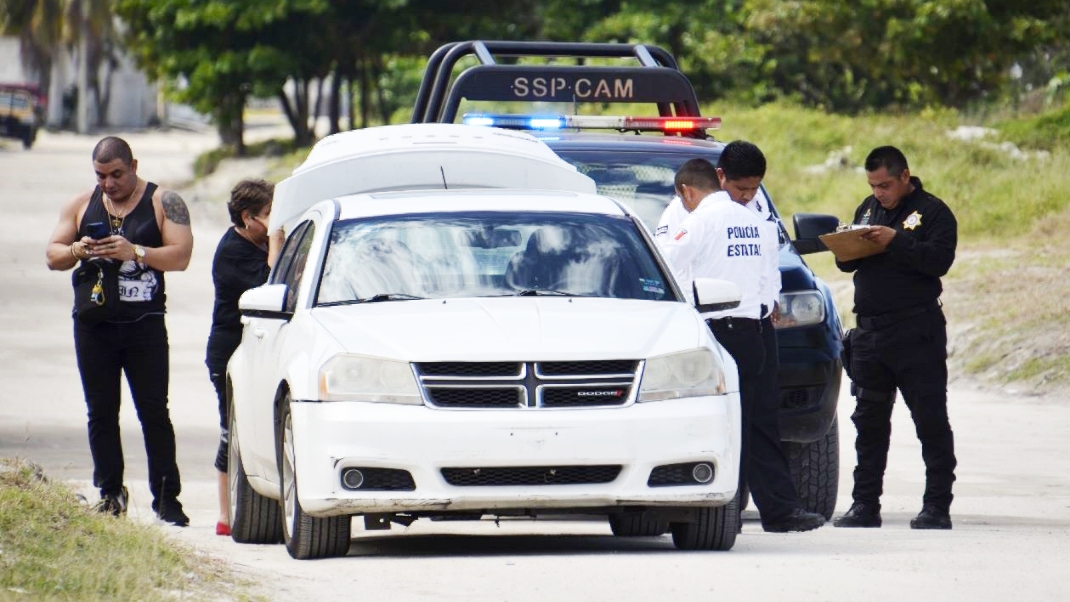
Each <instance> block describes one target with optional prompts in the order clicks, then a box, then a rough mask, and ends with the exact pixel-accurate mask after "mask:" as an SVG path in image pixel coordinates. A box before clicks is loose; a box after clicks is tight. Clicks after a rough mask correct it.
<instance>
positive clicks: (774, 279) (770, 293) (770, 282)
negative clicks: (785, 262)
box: [746, 188, 782, 318]
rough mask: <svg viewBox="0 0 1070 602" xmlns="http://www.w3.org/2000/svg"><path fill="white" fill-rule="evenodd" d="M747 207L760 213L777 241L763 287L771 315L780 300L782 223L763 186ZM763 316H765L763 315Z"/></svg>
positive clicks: (770, 233) (764, 298)
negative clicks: (774, 213)
mask: <svg viewBox="0 0 1070 602" xmlns="http://www.w3.org/2000/svg"><path fill="white" fill-rule="evenodd" d="M746 206H747V208H748V209H750V210H751V211H754V213H755V214H757V215H758V218H759V219H761V220H762V223H763V224H764V225H765V227H766V228H768V229H769V235H770V236H771V237H772V238H773V241H775V242H776V246H777V252H776V253H770V254H769V257H768V258H767V259H768V265H767V267H766V270H768V278H767V279H766V286H765V287H764V288H763V289H762V293H761V297H762V304H763V305H765V307H766V310H767V313H766V315H769V314H770V313H772V311H773V307H774V306H775V305H776V303H777V302H779V301H780V288H781V285H782V283H781V280H780V257H779V254H780V225H779V223H778V222H777V219H776V217H774V216H773V212H772V210H770V208H769V199H767V198H765V192H763V191H762V189H761V188H759V189H758V194H756V195H754V198H753V199H751V200H750V202H748V203H747V205H746ZM762 317H763V318H764V317H765V316H762Z"/></svg>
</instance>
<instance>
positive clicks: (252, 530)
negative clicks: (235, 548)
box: [227, 404, 282, 543]
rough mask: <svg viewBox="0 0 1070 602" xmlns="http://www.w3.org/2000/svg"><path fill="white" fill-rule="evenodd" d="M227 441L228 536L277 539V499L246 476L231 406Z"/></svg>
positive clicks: (279, 522) (279, 535)
mask: <svg viewBox="0 0 1070 602" xmlns="http://www.w3.org/2000/svg"><path fill="white" fill-rule="evenodd" d="M227 416H228V419H227V421H228V423H229V425H230V426H229V427H228V432H229V433H230V445H229V448H228V454H227V488H228V489H229V494H230V496H229V497H230V536H231V538H233V539H234V541H236V542H238V543H279V542H280V541H282V516H281V514H280V513H279V503H278V502H277V501H275V500H273V499H271V498H268V497H265V496H263V495H260V494H259V493H257V492H256V490H255V489H253V488H252V486H250V485H249V479H248V478H247V477H246V476H245V468H244V467H243V466H242V461H241V450H240V449H239V448H238V424H237V420H236V419H235V417H234V406H233V404H232V405H231V406H230V409H229V411H228V412H227Z"/></svg>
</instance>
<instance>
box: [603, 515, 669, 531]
mask: <svg viewBox="0 0 1070 602" xmlns="http://www.w3.org/2000/svg"><path fill="white" fill-rule="evenodd" d="M609 529H610V530H611V531H613V534H614V535H616V536H617V537H658V536H660V535H665V534H666V533H668V532H669V521H667V520H649V519H646V518H644V517H643V515H642V514H636V513H624V514H610V515H609Z"/></svg>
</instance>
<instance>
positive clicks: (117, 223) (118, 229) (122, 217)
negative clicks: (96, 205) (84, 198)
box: [104, 186, 137, 234]
mask: <svg viewBox="0 0 1070 602" xmlns="http://www.w3.org/2000/svg"><path fill="white" fill-rule="evenodd" d="M134 192H135V193H136V192H137V187H136V186H135V187H134ZM130 196H131V197H133V196H134V195H133V194H131V195H130ZM104 204H105V206H106V209H107V211H108V221H109V222H110V223H111V231H112V234H120V233H122V231H123V222H124V221H126V211H127V210H129V209H130V208H129V207H127V208H126V210H124V211H123V212H122V213H120V214H118V215H116V211H115V205H113V204H112V201H111V199H110V198H108V195H104Z"/></svg>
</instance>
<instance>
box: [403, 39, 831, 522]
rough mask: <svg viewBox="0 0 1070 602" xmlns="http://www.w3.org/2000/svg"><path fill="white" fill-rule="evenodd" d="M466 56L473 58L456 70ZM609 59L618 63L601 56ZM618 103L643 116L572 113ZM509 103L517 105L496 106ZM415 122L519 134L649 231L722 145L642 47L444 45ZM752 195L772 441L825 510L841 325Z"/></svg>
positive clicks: (690, 95) (660, 60)
mask: <svg viewBox="0 0 1070 602" xmlns="http://www.w3.org/2000/svg"><path fill="white" fill-rule="evenodd" d="M473 58H474V59H475V60H476V62H478V64H476V65H474V66H469V67H467V68H464V69H461V70H460V71H459V73H454V70H455V68H456V67H457V66H458V64H459V63H461V61H462V60H463V61H465V62H464V63H463V65H470V64H471V62H472V59H473ZM610 59H617V60H616V61H615V64H613V65H608V64H607V63H608V62H609V61H610ZM621 59H624V60H626V61H627V62H626V63H625V64H624V65H623V66H621V64H620V63H621V62H622V61H621ZM620 104H627V105H628V106H629V108H630V109H633V110H634V109H635V107H636V106H639V107H642V106H643V105H645V106H647V107H649V108H650V111H649V113H650V115H637V116H606V115H584V114H581V112H582V111H583V110H592V109H590V107H591V106H592V105H593V106H594V107H595V108H596V109H602V108H603V107H612V106H613V105H620ZM488 106H489V107H490V110H487V109H485V108H484V107H488ZM511 106H519V107H522V109H526V110H522V111H521V112H514V113H502V112H500V111H501V109H502V107H511ZM412 121H413V122H414V123H432V122H440V123H452V122H455V121H464V122H465V123H469V124H478V125H488V126H494V127H504V128H511V129H517V130H523V131H527V132H528V133H531V134H532V135H534V136H536V137H537V138H539V139H540V140H542V141H543V142H545V143H546V144H547V145H548V146H549V147H550V148H552V149H553V150H554V151H555V152H556V153H557V154H558V155H560V156H561V157H562V158H564V159H565V160H566V161H568V162H570V163H572V164H573V165H575V166H576V167H577V168H578V169H579V170H580V171H581V172H582V173H585V174H587V175H588V176H590V177H591V178H592V179H594V180H595V182H596V183H597V184H598V191H599V193H601V194H604V195H607V196H611V197H613V198H615V199H618V200H619V201H621V202H622V203H624V204H625V205H628V206H629V207H631V208H632V209H633V210H634V211H635V212H636V213H637V214H639V215H640V216H641V217H642V219H643V221H644V223H645V224H646V225H647V227H648V228H649V229H650V231H651V232H653V230H654V229H655V228H656V227H657V223H658V219H659V217H660V215H661V213H662V211H663V210H664V208H665V206H666V205H667V204H668V202H669V200H670V198H671V196H672V194H673V176H674V174H675V172H676V169H677V168H678V167H679V166H680V165H681V164H683V163H684V162H685V161H687V160H688V159H692V158H695V157H702V158H705V159H708V160H710V161H711V162H713V163H714V164H716V163H717V158H718V157H719V156H720V153H721V150H722V148H723V147H724V143H722V142H719V141H717V140H715V139H714V138H713V137H712V136H710V135H709V134H708V133H707V130H709V129H714V128H716V127H718V125H719V123H720V119H719V118H716V117H702V116H701V115H700V112H699V102H698V99H697V97H696V95H695V91H694V89H693V87H692V86H691V83H690V82H689V81H688V79H687V77H686V76H685V75H684V74H683V73H682V72H681V71H680V70H679V68H678V67H677V64H676V61H675V59H674V58H673V57H672V56H671V55H670V54H669V53H668V52H667V51H665V50H664V49H661V48H658V47H656V46H649V45H642V44H635V45H632V44H588V43H553V42H498V41H486V42H479V41H468V42H455V43H452V44H447V45H445V46H442V47H441V48H439V49H438V50H437V51H435V53H434V54H432V55H431V57H430V58H429V59H428V63H427V68H426V70H425V72H424V77H423V82H422V84H421V86H420V92H419V94H418V97H417V100H416V105H415V108H414V110H413V117H412ZM754 142H756V143H758V144H759V145H761V141H760V140H756V141H754ZM784 194H790V191H786V192H785V193H784ZM761 195H762V198H760V199H759V202H760V203H765V204H767V205H768V207H767V210H768V213H769V214H770V215H772V218H773V219H774V220H775V221H777V223H778V228H779V231H780V238H781V246H780V272H781V277H782V280H783V288H782V291H781V297H780V311H781V315H782V319H781V322H780V323H779V324H778V326H777V336H778V340H779V351H780V362H781V368H780V377H779V386H780V400H781V412H780V433H781V438H782V440H783V445H784V448H785V451H786V453H787V456H788V459H789V463H790V465H791V472H792V476H793V478H794V481H795V486H796V488H797V489H798V491H799V495H800V496H801V497H802V499H803V502H804V504H805V506H806V509H807V510H809V511H811V512H819V513H821V514H823V515H824V516H825V517H826V518H831V517H832V514H833V512H834V510H835V505H836V496H837V492H838V483H839V464H840V461H839V425H838V423H837V421H836V404H837V399H838V397H839V391H840V379H841V374H842V363H841V361H840V351H841V349H842V342H841V340H842V326H841V324H840V318H839V314H838V312H837V310H836V307H835V305H834V303H833V299H832V294H831V292H830V290H829V288H828V286H827V285H826V284H825V283H824V282H823V281H822V280H821V279H820V278H818V276H817V275H816V274H815V273H814V272H813V271H812V270H811V269H810V268H809V266H807V265H806V262H805V261H803V258H802V257H801V255H800V253H799V252H798V251H797V250H796V249H795V247H794V245H793V244H792V242H791V238H790V236H789V235H788V232H787V230H786V229H785V228H784V226H783V224H782V223H780V213H779V211H778V210H777V208H776V206H775V204H774V202H773V197H772V196H771V195H770V194H769V191H768V190H767V189H765V187H764V186H763V187H762V189H761ZM743 501H744V503H745V502H746V499H744V500H743Z"/></svg>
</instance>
